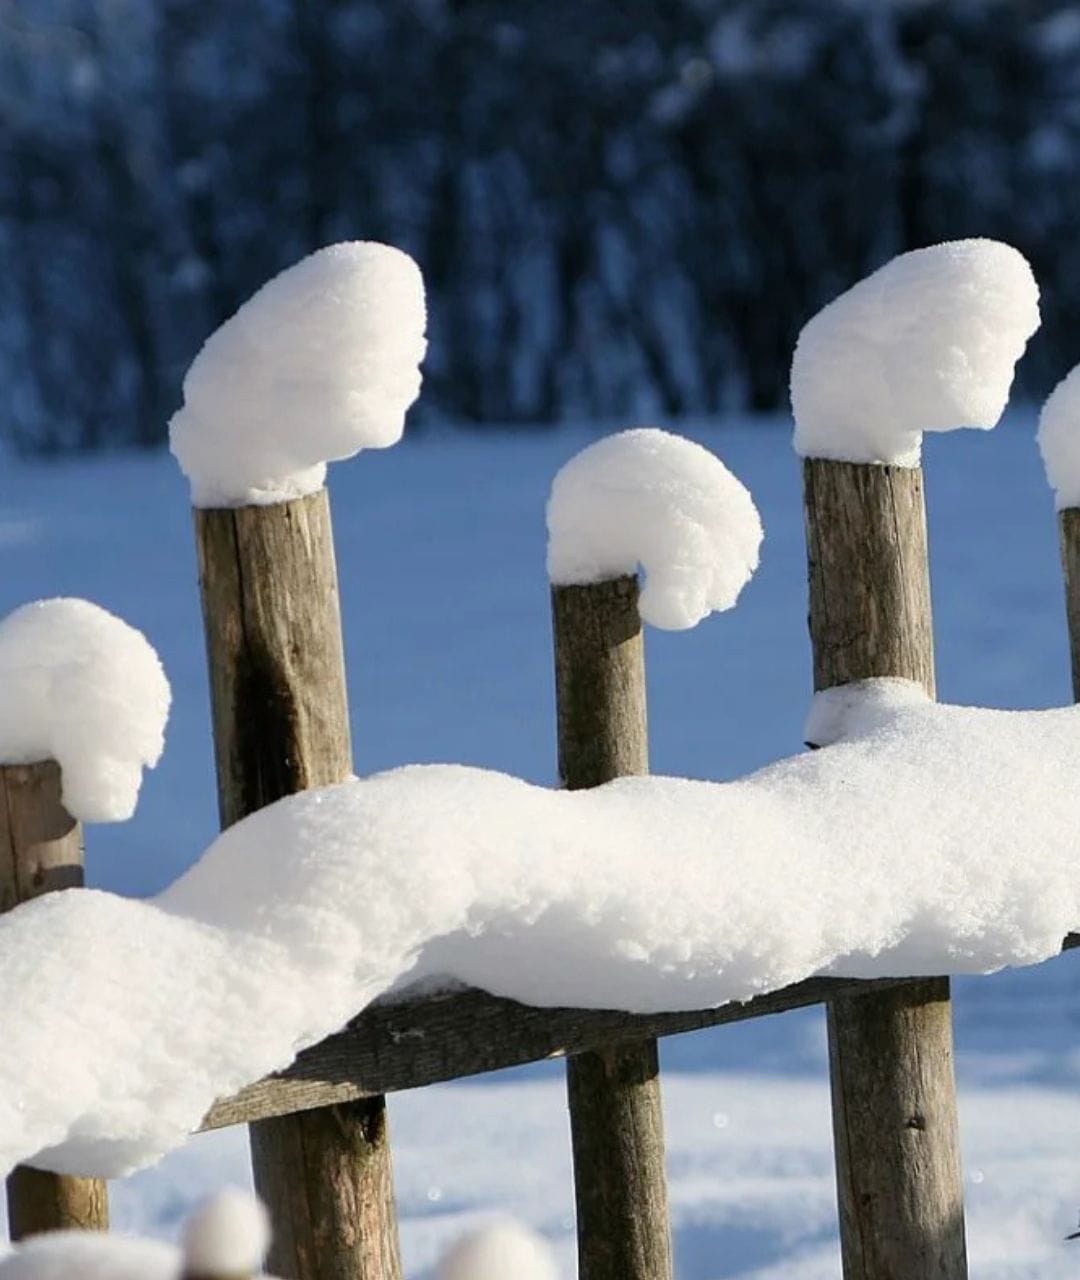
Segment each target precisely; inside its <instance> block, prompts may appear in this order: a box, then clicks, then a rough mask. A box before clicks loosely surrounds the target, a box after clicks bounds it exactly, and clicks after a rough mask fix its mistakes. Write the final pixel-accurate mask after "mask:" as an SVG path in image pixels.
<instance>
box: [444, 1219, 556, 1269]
mask: <svg viewBox="0 0 1080 1280" xmlns="http://www.w3.org/2000/svg"><path fill="white" fill-rule="evenodd" d="M435 1276H436V1280H559V1272H558V1269H557V1268H556V1266H555V1259H554V1257H553V1256H552V1253H551V1250H550V1248H549V1247H548V1245H547V1243H546V1242H545V1241H544V1240H543V1238H542V1237H540V1236H538V1235H537V1234H536V1233H535V1232H534V1231H530V1230H529V1229H528V1227H525V1226H522V1225H521V1223H519V1222H514V1221H512V1220H511V1219H505V1220H504V1221H500V1222H493V1223H491V1224H490V1225H488V1226H486V1227H481V1228H480V1229H479V1230H477V1231H472V1232H470V1233H469V1234H468V1235H466V1236H463V1237H462V1238H461V1239H460V1240H459V1241H458V1242H457V1243H456V1244H454V1245H453V1246H452V1247H451V1248H450V1250H449V1252H448V1253H447V1254H446V1255H445V1257H444V1258H443V1259H442V1261H441V1262H440V1263H439V1266H438V1268H437V1269H436V1272H435Z"/></svg>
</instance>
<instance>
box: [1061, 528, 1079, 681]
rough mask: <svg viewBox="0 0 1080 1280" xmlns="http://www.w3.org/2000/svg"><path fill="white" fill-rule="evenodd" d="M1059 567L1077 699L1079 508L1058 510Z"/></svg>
mask: <svg viewBox="0 0 1080 1280" xmlns="http://www.w3.org/2000/svg"><path fill="white" fill-rule="evenodd" d="M1058 532H1059V534H1060V536H1061V567H1062V569H1063V571H1064V573H1065V616H1066V619H1067V621H1068V624H1069V656H1070V658H1071V661H1072V687H1073V698H1074V699H1075V700H1077V701H1078V702H1080V510H1077V509H1076V508H1075V507H1069V508H1067V509H1066V510H1064V511H1059V512H1058Z"/></svg>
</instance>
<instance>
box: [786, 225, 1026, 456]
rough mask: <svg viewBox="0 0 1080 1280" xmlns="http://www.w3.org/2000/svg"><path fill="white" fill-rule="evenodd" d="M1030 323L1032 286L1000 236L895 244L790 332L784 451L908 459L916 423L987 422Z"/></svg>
mask: <svg viewBox="0 0 1080 1280" xmlns="http://www.w3.org/2000/svg"><path fill="white" fill-rule="evenodd" d="M1038 327H1039V290H1038V286H1037V285H1036V283H1035V279H1034V277H1033V276H1032V274H1031V268H1030V267H1029V266H1028V264H1027V261H1026V260H1025V259H1024V257H1023V255H1022V254H1021V253H1019V252H1018V250H1016V249H1014V248H1012V247H1011V246H1010V245H1007V244H1002V243H1001V242H1000V241H998V240H952V241H948V242H946V243H945V244H936V245H931V246H929V247H927V248H925V249H914V250H912V251H911V252H909V253H902V254H899V255H898V256H897V257H895V258H893V259H892V260H891V261H889V262H887V263H886V264H885V265H884V266H883V267H881V268H880V269H879V270H877V271H875V272H874V273H873V275H870V276H867V277H866V278H865V279H863V280H860V281H858V283H856V284H854V285H853V286H852V287H851V288H849V289H848V290H847V291H846V292H844V293H842V294H840V296H839V297H837V298H835V299H834V300H833V301H832V302H830V303H829V305H828V306H826V307H824V308H823V309H822V310H821V311H819V312H818V313H817V315H815V316H814V317H813V318H812V319H811V320H809V321H808V322H807V324H806V325H805V326H804V327H803V330H802V332H801V333H800V334H799V341H798V344H797V345H796V348H795V354H794V357H793V359H792V363H791V404H792V409H793V411H794V414H795V424H796V425H795V448H796V450H797V451H798V452H799V453H800V454H801V455H802V456H803V457H807V458H834V459H840V460H844V461H848V462H877V463H890V464H894V465H897V466H905V467H910V466H915V465H917V464H918V461H919V451H920V447H921V443H922V433H923V432H924V431H953V430H955V429H956V428H957V427H981V428H983V429H984V430H986V429H989V428H991V427H993V426H995V425H996V424H997V421H998V419H999V418H1000V417H1001V414H1002V412H1003V410H1004V408H1005V405H1006V402H1007V401H1008V398H1009V390H1010V388H1011V387H1012V381H1013V370H1014V367H1015V365H1016V362H1017V360H1019V359H1020V357H1021V355H1023V352H1024V348H1025V346H1026V344H1027V341H1028V339H1029V338H1030V337H1031V335H1032V334H1033V333H1034V332H1035V330H1036V329H1037V328H1038Z"/></svg>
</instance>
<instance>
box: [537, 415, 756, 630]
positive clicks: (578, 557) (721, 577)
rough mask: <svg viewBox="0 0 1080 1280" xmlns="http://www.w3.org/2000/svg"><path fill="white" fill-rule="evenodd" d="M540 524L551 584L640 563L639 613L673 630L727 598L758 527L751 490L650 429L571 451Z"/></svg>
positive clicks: (742, 573)
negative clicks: (544, 531) (544, 525)
mask: <svg viewBox="0 0 1080 1280" xmlns="http://www.w3.org/2000/svg"><path fill="white" fill-rule="evenodd" d="M547 526H548V554H547V565H548V576H549V577H550V579H551V581H552V582H553V583H555V584H556V585H559V586H566V585H570V584H574V583H587V582H602V581H604V580H605V579H607V578H616V577H619V576H621V575H622V574H630V573H634V572H636V570H637V567H638V565H641V566H642V567H643V568H644V570H645V586H644V588H643V589H642V592H641V598H640V601H639V608H640V611H641V616H642V618H644V619H645V621H646V622H649V623H651V624H652V625H653V626H654V627H663V628H665V629H667V630H672V631H680V630H684V629H685V628H687V627H693V626H696V625H697V624H698V623H699V622H700V621H701V620H702V618H704V617H705V616H706V615H707V614H709V613H711V612H712V611H714V610H717V611H719V610H723V609H730V608H731V607H732V605H733V604H734V603H735V601H736V600H737V599H738V596H739V592H740V591H741V590H742V589H743V587H744V586H745V585H746V583H747V582H748V581H749V580H750V577H751V575H752V574H753V572H754V570H755V569H756V568H757V564H758V548H759V547H760V545H761V536H762V535H761V520H760V518H759V517H758V513H757V508H756V507H755V506H754V501H753V499H752V498H751V497H750V494H749V492H748V491H747V489H746V488H745V486H744V485H742V484H740V483H739V481H738V480H736V479H735V477H734V476H733V475H732V474H731V472H730V471H729V470H728V469H727V467H725V466H724V464H723V463H722V462H721V461H720V459H719V458H717V457H716V456H715V455H714V454H712V453H710V452H709V451H708V449H703V448H702V447H701V445H699V444H694V443H693V442H692V441H690V440H684V439H683V438H682V437H681V436H674V435H670V434H669V433H668V432H666V431H657V430H654V429H652V428H642V429H639V430H636V431H622V432H620V433H619V434H618V435H613V436H608V437H607V438H606V439H604V440H599V441H597V442H596V443H595V444H592V445H589V447H588V448H586V449H583V450H582V451H581V452H580V453H579V454H577V455H576V457H573V458H571V459H570V461H569V462H568V463H567V464H566V465H565V466H564V467H563V468H562V470H561V471H560V472H559V473H558V475H557V476H556V477H555V480H554V482H553V484H552V486H551V496H550V497H549V499H548V506H547Z"/></svg>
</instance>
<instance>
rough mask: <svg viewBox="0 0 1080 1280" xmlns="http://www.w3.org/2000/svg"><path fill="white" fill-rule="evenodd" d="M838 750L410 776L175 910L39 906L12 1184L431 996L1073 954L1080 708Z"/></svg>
mask: <svg viewBox="0 0 1080 1280" xmlns="http://www.w3.org/2000/svg"><path fill="white" fill-rule="evenodd" d="M811 728H812V730H815V729H816V732H812V733H811V735H810V736H812V737H813V736H816V737H818V738H819V740H821V741H827V742H830V743H832V744H833V745H828V746H825V747H824V748H823V749H822V750H820V751H815V752H802V753H800V754H799V755H797V756H794V757H792V758H790V759H787V760H781V761H779V762H777V763H776V764H773V765H770V766H769V767H768V768H765V769H762V770H760V771H758V772H757V773H754V774H751V775H749V776H748V777H745V778H740V779H737V780H735V781H732V782H724V783H713V782H693V781H688V780H686V779H679V778H663V777H641V778H620V779H617V780H615V781H613V782H610V783H608V784H606V785H605V786H602V787H596V788H594V789H592V790H583V791H563V790H549V789H547V788H544V787H538V786H533V785H531V784H529V783H526V782H523V781H521V780H520V779H517V778H511V777H507V776H506V775H503V774H498V773H491V772H487V771H485V770H481V769H472V768H464V767H461V766H454V765H433V766H426V767H422V766H411V767H408V768H404V769H398V770H394V771H392V772H389V773H385V774H381V775H378V776H376V777H373V778H368V779H365V780H362V781H355V780H354V781H351V782H345V783H341V784H338V785H337V786H333V787H326V788H323V789H320V790H313V791H306V792H303V793H301V794H300V795H297V796H292V797H289V798H288V799H285V800H281V801H279V802H278V803H276V804H274V805H270V806H268V807H267V808H265V809H261V810H259V811H258V812H257V813H254V814H252V815H251V816H250V817H248V818H246V819H244V820H243V821H242V822H238V823H236V824H235V825H234V826H232V827H230V828H229V829H228V830H227V831H225V832H223V833H222V834H221V835H220V836H219V837H218V838H217V839H216V840H215V841H214V843H213V844H212V845H211V846H210V848H209V849H208V850H207V851H206V853H205V854H204V855H203V857H202V858H201V859H200V861H199V862H198V863H197V864H196V865H195V866H194V867H192V868H191V869H190V870H189V871H188V872H186V873H185V875H184V876H182V877H181V878H180V879H179V880H178V881H177V882H176V883H175V884H174V885H172V886H171V887H170V888H169V889H168V890H166V891H165V892H164V893H163V894H160V895H159V896H158V897H157V898H155V899H150V900H137V899H125V898H120V897H116V896H114V895H112V894H107V893H101V892H98V891H94V890H80V891H79V892H77V893H58V894H46V895H45V896H43V897H41V898H37V899H35V900H33V901H30V902H26V903H23V904H22V905H20V906H17V907H16V908H15V909H14V910H12V911H9V912H7V913H6V914H5V915H3V916H0V973H2V974H3V975H4V999H3V1001H2V1002H0V1045H3V1053H2V1054H0V1172H3V1171H4V1170H6V1169H8V1168H10V1167H11V1166H12V1165H14V1164H15V1163H16V1162H18V1161H20V1160H24V1161H28V1162H29V1163H32V1164H34V1165H37V1166H39V1167H42V1168H48V1169H55V1170H56V1171H57V1172H60V1173H82V1174H96V1175H99V1176H102V1177H111V1176H118V1175H122V1174H123V1173H125V1172H128V1171H130V1170H131V1169H132V1168H133V1167H135V1166H137V1165H139V1164H143V1163H146V1162H148V1161H151V1160H153V1159H154V1158H156V1157H157V1156H158V1155H159V1154H160V1153H161V1152H163V1151H165V1150H167V1149H169V1148H171V1147H173V1146H177V1145H179V1144H180V1143H182V1142H183V1140H184V1138H185V1136H186V1135H187V1133H188V1132H190V1130H191V1129H193V1128H194V1127H195V1126H196V1125H198V1123H199V1121H200V1119H201V1118H202V1116H203V1115H204V1114H205V1113H206V1111H207V1110H208V1109H209V1107H210V1105H211V1104H212V1102H213V1101H214V1099H215V1098H218V1097H223V1096H228V1095H230V1094H232V1093H234V1092H236V1091H237V1090H238V1089H239V1088H241V1087H242V1086H243V1085H245V1084H248V1083H250V1082H251V1081H253V1080H255V1079H258V1078H259V1077H261V1076H264V1075H266V1074H267V1073H269V1072H271V1071H275V1070H279V1069H281V1068H283V1067H285V1066H287V1065H288V1063H289V1062H290V1061H291V1060H292V1059H293V1057H294V1056H295V1054H296V1053H297V1051H298V1050H299V1049H300V1048H302V1047H304V1046H305V1045H310V1044H313V1043H315V1042H317V1041H319V1040H320V1039H322V1038H323V1037H325V1036H326V1035H328V1034H329V1033H330V1032H332V1031H335V1030H336V1029H338V1028H340V1027H341V1026H343V1025H344V1024H345V1023H346V1022H347V1021H348V1020H349V1019H350V1018H351V1017H352V1016H353V1015H354V1014H356V1013H357V1012H358V1011H359V1010H361V1009H363V1008H365V1007H366V1006H367V1005H368V1004H370V1002H371V1001H372V1000H374V999H375V998H376V997H379V996H385V995H386V994H387V993H392V992H395V991H400V990H401V989H402V988H403V987H404V986H405V985H407V984H416V983H423V982H427V983H434V982H436V981H439V982H443V983H445V982H447V981H457V982H462V983H466V984H471V985H474V986H479V987H482V988H484V989H486V990H488V991H491V992H493V993H495V994H496V995H502V996H506V997H509V998H512V999H516V1000H520V1001H524V1002H525V1003H527V1004H532V1005H538V1006H563V1007H567V1006H569V1007H579V1008H601V1009H626V1010H630V1011H632V1012H640V1013H646V1012H655V1011H660V1010H671V1011H677V1010H681V1009H697V1008H706V1007H709V1006H714V1005H720V1004H724V1003H726V1002H728V1001H733V1000H737V1001H743V1000H748V999H750V998H752V997H753V996H755V995H759V994H761V993H762V992H766V991H772V990H776V989H777V988H780V987H784V986H787V985H789V984H790V983H793V982H797V981H799V980H801V979H803V978H807V977H810V976H811V975H814V974H837V975H846V976H849V977H865V978H871V977H889V976H892V977H901V976H912V977H916V976H920V975H932V974H936V973H959V972H980V973H982V972H989V971H991V970H994V969H998V968H1000V967H1001V966H1003V965H1006V964H1030V963H1034V962H1036V961H1039V960H1043V959H1046V958H1047V957H1049V956H1051V955H1054V954H1056V953H1057V951H1058V950H1059V948H1060V946H1061V942H1062V939H1063V937H1064V936H1065V935H1066V934H1067V933H1069V932H1070V931H1072V930H1073V929H1075V928H1076V926H1077V923H1078V922H1080V879H1078V877H1077V875H1076V831H1077V830H1078V829H1080V790H1078V789H1077V787H1076V785H1075V782H1076V778H1077V776H1078V775H1080V707H1067V708H1062V709H1058V710H1052V711H1023V712H1018V711H990V710H984V709H981V708H969V707H952V706H947V705H940V704H936V703H934V702H932V701H931V700H930V699H929V698H927V697H926V696H925V694H924V693H923V692H922V691H921V690H920V689H919V688H918V687H917V686H911V685H907V684H905V683H904V682H902V681H871V682H867V683H866V684H864V685H857V686H846V687H845V689H843V690H842V691H829V692H828V693H826V694H823V695H821V696H820V697H819V699H818V702H817V706H816V709H815V711H814V713H813V715H812V720H811ZM57 1061H62V1062H63V1064H64V1087H63V1089H62V1090H57V1088H56V1085H55V1080H56V1076H55V1064H56V1062H57ZM118 1082H119V1084H118ZM121 1085H122V1087H120V1086H121Z"/></svg>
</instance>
